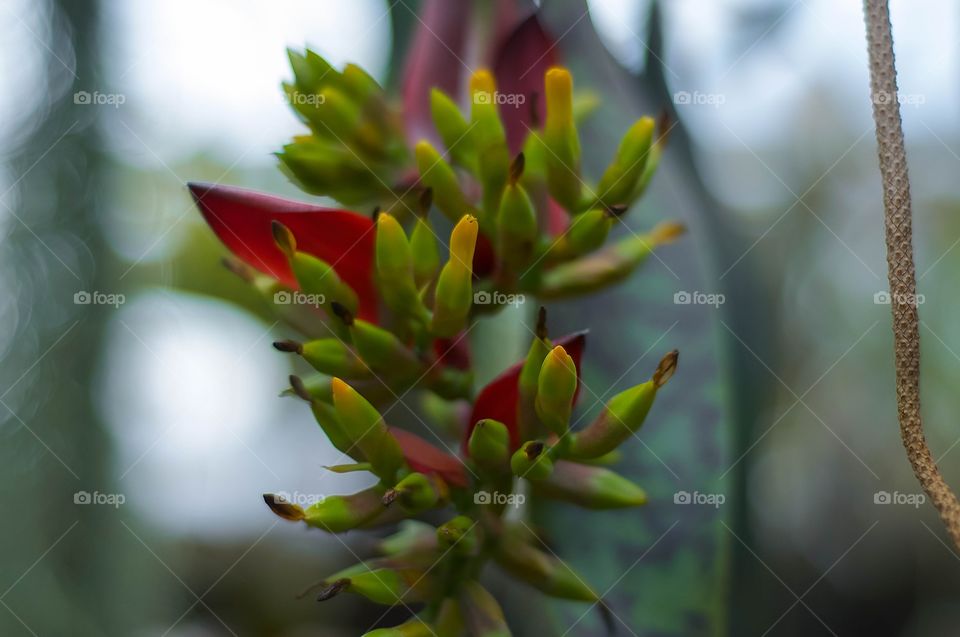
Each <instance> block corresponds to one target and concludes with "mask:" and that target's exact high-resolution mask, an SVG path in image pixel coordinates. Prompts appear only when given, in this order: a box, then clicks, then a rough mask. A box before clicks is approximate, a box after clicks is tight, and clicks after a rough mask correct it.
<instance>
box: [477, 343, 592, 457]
mask: <svg viewBox="0 0 960 637" xmlns="http://www.w3.org/2000/svg"><path fill="white" fill-rule="evenodd" d="M586 338H587V333H586V332H575V333H573V334H568V335H567V336H564V337H563V338H560V339H557V340H554V341H553V344H554V345H563V347H564V349H566V350H567V353H568V354H570V357H571V358H573V362H574V364H575V365H576V366H577V379H578V380H579V378H580V360H581V359H582V358H583V348H584V346H585V345H586ZM521 369H523V361H520V362H519V363H517V364H515V365H514V366H513V367H511V368H509V369H508V370H507V371H505V372H503V373H502V374H500V375H499V376H497V377H496V378H494V379H493V380H492V381H491V382H490V384H489V385H487V386H486V387H484V388H483V389H481V390H480V393H479V394H477V398H476V400H474V402H473V411H472V412H471V413H470V420H469V422H468V423H467V435H466V437H465V438H464V449H466V441H468V440H469V439H470V434H472V433H473V427H474V426H475V425H476V424H477V421H478V420H483V419H484V418H493V419H494V420H499V421H500V422H502V423H503V424H505V425H506V426H507V429H508V430H509V431H510V442H511V444H512V446H513V448H514V449H516V448H517V447H519V446H520V443H521V442H522V441H521V440H520V431H519V429H518V427H517V407H518V404H519V401H520V391H519V388H518V386H517V384H518V382H519V381H520V370H521ZM579 394H580V384H579V382H578V384H577V393H576V394H575V395H574V398H573V401H574V404H576V401H577V396H579Z"/></svg>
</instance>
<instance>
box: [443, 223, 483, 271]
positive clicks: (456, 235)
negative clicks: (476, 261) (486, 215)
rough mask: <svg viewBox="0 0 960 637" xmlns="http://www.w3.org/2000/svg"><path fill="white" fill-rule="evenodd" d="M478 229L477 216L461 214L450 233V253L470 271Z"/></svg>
mask: <svg viewBox="0 0 960 637" xmlns="http://www.w3.org/2000/svg"><path fill="white" fill-rule="evenodd" d="M478 230H479V225H478V224H477V218H476V217H474V216H473V215H463V217H461V218H460V221H458V222H457V225H456V226H454V228H453V231H452V232H451V233H450V255H451V256H452V257H453V258H454V259H456V260H457V261H459V262H460V263H461V264H462V265H464V266H465V267H467V268H469V269H470V270H471V271H472V270H473V250H474V248H475V247H476V245H477V231H478Z"/></svg>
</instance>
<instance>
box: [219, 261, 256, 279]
mask: <svg viewBox="0 0 960 637" xmlns="http://www.w3.org/2000/svg"><path fill="white" fill-rule="evenodd" d="M220 263H222V264H223V267H225V268H226V269H228V270H230V271H231V272H232V273H234V274H236V275H237V276H238V277H240V278H241V279H243V280H244V281H246V282H247V283H253V270H251V269H250V267H249V266H248V265H247V264H245V263H244V262H243V261H241V260H240V259H235V258H234V257H223V259H221V260H220Z"/></svg>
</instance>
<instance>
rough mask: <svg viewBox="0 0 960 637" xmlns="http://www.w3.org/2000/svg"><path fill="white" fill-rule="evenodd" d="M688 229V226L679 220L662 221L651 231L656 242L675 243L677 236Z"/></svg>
mask: <svg viewBox="0 0 960 637" xmlns="http://www.w3.org/2000/svg"><path fill="white" fill-rule="evenodd" d="M686 231H687V227H686V226H685V225H683V224H682V223H680V222H679V221H662V222H660V223H658V224H657V225H656V226H654V228H653V230H651V231H650V238H651V239H653V241H654V243H656V244H660V245H662V244H667V243H673V242H674V241H675V240H676V239H677V237H679V236H680V235H682V234H683V233H684V232H686Z"/></svg>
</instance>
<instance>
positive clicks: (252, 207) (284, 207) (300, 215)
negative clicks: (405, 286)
mask: <svg viewBox="0 0 960 637" xmlns="http://www.w3.org/2000/svg"><path fill="white" fill-rule="evenodd" d="M188 187H189V188H190V194H192V195H193V199H194V201H195V202H196V203H197V207H198V208H200V212H201V213H203V218H204V219H206V221H207V223H208V224H209V225H210V227H211V228H212V229H213V231H214V232H215V233H216V235H217V236H218V237H219V238H220V240H221V241H222V242H223V243H224V245H226V246H227V248H229V249H230V251H231V252H233V253H234V254H235V255H237V256H238V257H239V258H241V259H242V260H243V261H245V262H246V263H247V264H249V265H251V266H253V267H254V268H256V269H258V270H260V271H261V272H264V273H266V274H269V275H270V276H273V277H276V278H277V279H279V280H280V281H282V282H283V283H285V284H286V285H289V286H291V287H296V280H295V279H294V277H293V272H292V271H291V270H290V265H289V264H288V263H287V259H286V257H285V256H284V255H283V253H282V252H280V249H279V248H278V247H277V246H276V244H275V243H274V242H273V233H272V232H271V230H270V223H271V222H272V221H274V220H276V221H279V222H280V223H282V224H283V225H285V226H287V227H288V228H290V230H291V231H292V232H293V236H294V237H296V239H297V248H298V249H299V250H302V251H303V252H306V253H308V254H312V255H313V256H315V257H317V258H320V259H323V260H324V261H326V262H327V263H329V264H330V265H332V266H333V269H334V270H336V272H337V274H339V275H340V277H341V278H342V279H343V280H344V281H345V282H346V283H348V284H349V285H350V287H352V288H353V289H354V291H355V292H356V293H357V296H358V297H359V299H360V311H359V313H358V314H359V316H360V317H361V318H363V319H365V320H368V321H376V320H377V298H378V297H377V290H376V286H375V285H374V281H373V264H374V235H375V233H374V232H373V228H374V223H373V221H372V220H371V219H370V218H368V217H365V216H363V215H360V214H357V213H355V212H350V211H348V210H337V209H334V208H323V207H321V206H315V205H313V204H308V203H303V202H300V201H293V200H291V199H284V198H282V197H276V196H274V195H268V194H265V193H262V192H255V191H252V190H247V189H245V188H236V187H234V186H218V185H212V184H199V183H191V184H189V185H188Z"/></svg>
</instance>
